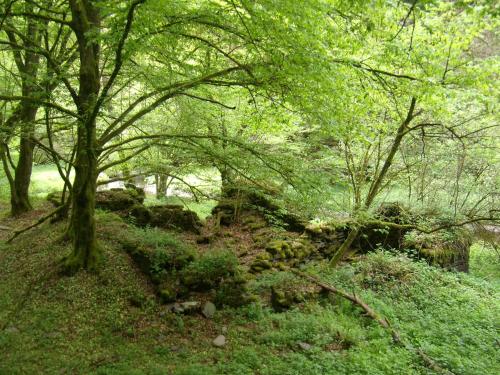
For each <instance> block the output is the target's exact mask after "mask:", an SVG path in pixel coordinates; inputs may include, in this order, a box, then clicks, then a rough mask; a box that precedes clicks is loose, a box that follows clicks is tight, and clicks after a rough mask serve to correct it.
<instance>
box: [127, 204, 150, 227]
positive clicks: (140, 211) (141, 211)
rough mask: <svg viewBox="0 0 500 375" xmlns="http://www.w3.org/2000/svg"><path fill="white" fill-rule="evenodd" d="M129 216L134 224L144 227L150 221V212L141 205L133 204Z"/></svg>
mask: <svg viewBox="0 0 500 375" xmlns="http://www.w3.org/2000/svg"><path fill="white" fill-rule="evenodd" d="M129 216H130V217H131V218H132V219H133V220H134V224H135V225H137V226H140V227H144V226H146V225H147V224H149V222H150V221H151V212H149V210H148V209H147V208H146V207H145V206H143V205H142V204H135V205H134V206H132V208H131V209H130V211H129Z"/></svg>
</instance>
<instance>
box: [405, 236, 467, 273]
mask: <svg viewBox="0 0 500 375" xmlns="http://www.w3.org/2000/svg"><path fill="white" fill-rule="evenodd" d="M403 245H404V247H405V248H407V249H410V250H411V249H413V250H416V252H417V256H418V257H419V258H422V259H425V260H426V261H427V262H428V263H429V264H432V265H436V266H440V267H443V268H446V269H451V270H456V271H461V272H468V271H469V253H470V246H471V245H472V236H471V233H469V231H468V230H467V229H464V228H453V227H450V228H448V229H445V230H442V231H438V232H434V233H421V232H418V231H411V232H409V233H408V234H407V235H406V236H405V237H404V243H403Z"/></svg>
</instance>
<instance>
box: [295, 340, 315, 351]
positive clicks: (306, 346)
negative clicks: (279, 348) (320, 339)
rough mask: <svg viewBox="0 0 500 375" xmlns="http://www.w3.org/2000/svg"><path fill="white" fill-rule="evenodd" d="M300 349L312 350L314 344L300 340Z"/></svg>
mask: <svg viewBox="0 0 500 375" xmlns="http://www.w3.org/2000/svg"><path fill="white" fill-rule="evenodd" d="M298 345H299V347H300V349H302V350H311V349H312V345H310V344H308V343H307V342H299V343H298Z"/></svg>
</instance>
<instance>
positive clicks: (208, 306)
mask: <svg viewBox="0 0 500 375" xmlns="http://www.w3.org/2000/svg"><path fill="white" fill-rule="evenodd" d="M216 310H217V309H216V307H215V305H214V304H213V303H212V302H210V301H208V302H205V305H203V310H202V311H201V313H202V314H203V316H204V317H205V318H207V319H212V318H213V317H214V315H215V311H216Z"/></svg>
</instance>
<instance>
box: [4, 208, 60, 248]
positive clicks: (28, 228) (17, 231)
mask: <svg viewBox="0 0 500 375" xmlns="http://www.w3.org/2000/svg"><path fill="white" fill-rule="evenodd" d="M65 207H66V205H62V206H59V207H57V208H56V209H55V210H54V211H51V212H49V213H48V214H47V215H45V216H42V217H41V218H40V219H38V220H37V221H36V222H35V223H34V224H31V225H29V226H27V227H25V228H23V229H19V230H16V231H15V232H14V234H13V235H12V237H10V238H9V239H8V240H7V243H11V242H12V241H14V240H15V239H16V238H17V237H18V236H20V235H21V234H23V233H24V232H27V231H29V230H30V229H33V228H35V227H37V226H39V225H40V224H42V223H43V222H45V221H46V220H48V219H50V218H51V217H52V216H54V215H56V214H57V213H58V212H59V211H61V210H62V209H63V208H65Z"/></svg>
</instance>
